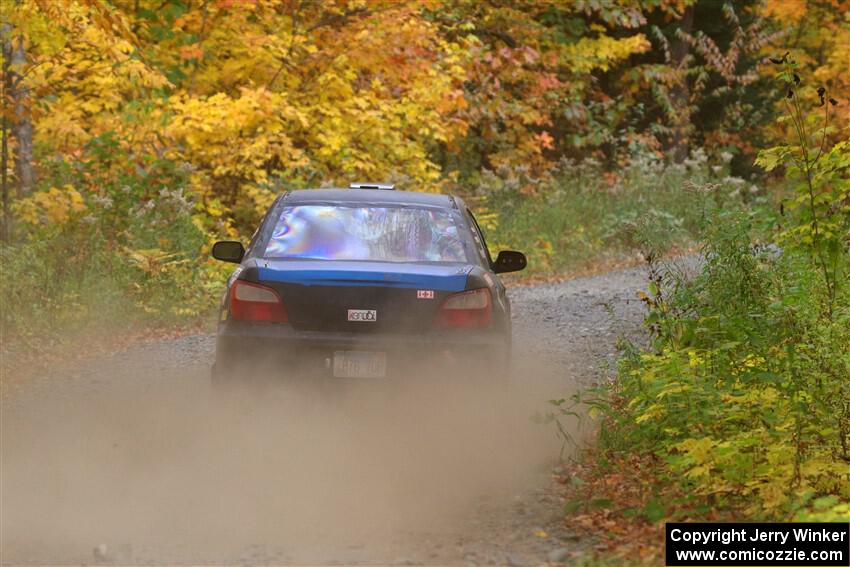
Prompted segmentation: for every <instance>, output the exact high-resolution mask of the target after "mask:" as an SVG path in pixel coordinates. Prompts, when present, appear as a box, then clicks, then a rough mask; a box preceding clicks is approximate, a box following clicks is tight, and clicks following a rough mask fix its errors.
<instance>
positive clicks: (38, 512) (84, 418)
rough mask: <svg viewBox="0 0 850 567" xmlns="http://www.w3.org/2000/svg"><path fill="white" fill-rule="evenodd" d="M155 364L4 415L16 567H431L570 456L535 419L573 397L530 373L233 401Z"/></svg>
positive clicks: (17, 401)
mask: <svg viewBox="0 0 850 567" xmlns="http://www.w3.org/2000/svg"><path fill="white" fill-rule="evenodd" d="M145 360H146V362H145V363H144V364H140V363H139V362H138V361H137V360H133V359H129V360H123V359H122V357H121V356H117V357H113V358H112V359H111V360H110V361H109V362H108V363H104V364H103V365H102V366H103V367H98V368H95V369H93V370H91V371H90V372H89V374H88V375H87V376H86V377H85V378H79V377H77V378H74V379H71V378H67V379H63V378H62V377H61V376H60V377H56V378H53V379H51V381H50V382H49V383H48V386H47V387H44V388H41V389H39V390H37V391H35V392H33V393H31V394H28V395H18V396H15V397H14V398H13V399H11V400H6V401H4V405H3V415H2V454H0V457H2V462H0V464H2V504H0V513H2V515H1V516H0V519H2V547H0V552H2V561H3V563H24V564H26V563H31V564H36V563H37V564H43V563H52V564H77V563H92V562H93V561H95V560H98V561H101V562H105V563H118V564H127V563H157V564H173V563H215V564H224V563H242V562H249V563H271V564H280V563H301V564H304V563H314V564H315V563H330V562H337V561H341V562H347V563H368V562H373V561H381V562H389V561H391V560H393V559H394V558H397V557H411V556H413V557H417V556H421V557H428V555H427V552H428V551H429V550H433V549H434V548H435V547H436V548H440V547H442V546H444V545H450V543H447V542H451V541H452V537H453V536H454V535H456V534H458V533H467V534H468V533H469V531H470V530H471V529H472V528H470V526H471V516H472V515H474V514H475V513H476V512H475V510H476V505H477V503H479V502H481V501H482V500H488V499H490V500H496V501H499V500H506V501H507V500H510V499H511V498H512V495H513V494H515V492H516V491H519V490H522V489H523V488H525V487H527V486H528V485H529V483H530V482H533V481H532V480H531V477H532V476H534V475H537V477H539V476H540V475H541V473H542V474H545V471H547V470H548V467H549V466H550V465H551V463H552V462H553V460H554V459H555V458H556V457H557V455H558V451H559V449H560V442H559V440H558V439H557V438H556V436H555V435H554V433H553V429H552V428H551V426H543V425H540V424H537V423H534V422H533V420H532V419H530V418H531V416H532V415H533V414H534V413H535V412H539V411H546V400H547V399H548V398H550V397H552V396H559V397H560V396H563V395H564V394H565V392H564V389H563V382H562V381H561V382H560V384H552V383H547V382H546V380H533V379H532V378H530V377H532V376H537V375H539V374H545V369H543V368H535V367H534V364H533V363H532V362H531V361H527V362H525V363H524V364H520V365H518V366H519V370H517V372H516V374H517V375H516V376H514V378H513V379H512V381H511V383H510V384H509V385H508V386H504V387H501V386H500V387H496V386H494V385H493V381H492V380H488V379H487V378H486V377H477V378H475V379H473V378H471V377H470V376H468V375H466V373H463V375H444V374H442V375H438V376H437V375H433V374H431V375H423V376H406V378H407V379H405V380H402V381H392V382H389V381H388V382H387V383H366V384H363V383H360V382H358V383H357V384H352V383H350V382H346V381H340V380H341V379H337V380H336V381H335V382H334V381H331V382H324V383H323V384H322V385H317V384H314V385H312V386H305V385H304V384H302V385H301V387H297V388H295V387H289V388H285V387H279V386H269V385H266V386H265V387H262V388H248V389H245V390H241V389H239V390H233V389H227V390H224V391H223V392H222V391H217V390H214V389H211V388H210V384H209V374H208V367H207V366H206V364H199V363H197V362H195V363H190V364H185V365H180V364H176V365H172V366H173V367H168V365H167V364H161V365H157V364H152V363H151V361H150V359H149V358H148V357H145ZM540 364H542V363H540ZM424 374H429V373H427V372H424ZM562 380H563V377H562ZM547 384H548V386H547ZM470 537H474V534H472V535H471V536H470ZM93 550H94V551H93ZM434 555H435V554H434V553H432V555H431V556H432V557H433V556H434ZM442 560H444V559H441V560H440V561H442Z"/></svg>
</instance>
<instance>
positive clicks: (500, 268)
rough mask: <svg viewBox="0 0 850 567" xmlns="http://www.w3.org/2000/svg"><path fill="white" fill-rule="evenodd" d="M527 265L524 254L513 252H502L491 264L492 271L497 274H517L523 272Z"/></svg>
mask: <svg viewBox="0 0 850 567" xmlns="http://www.w3.org/2000/svg"><path fill="white" fill-rule="evenodd" d="M527 265H528V260H526V259H525V254H523V253H522V252H515V251H513V250H502V251H501V252H499V255H498V256H497V257H496V261H495V262H493V271H494V272H496V273H497V274H504V273H506V272H518V271H520V270H524V269H525V267H526V266H527Z"/></svg>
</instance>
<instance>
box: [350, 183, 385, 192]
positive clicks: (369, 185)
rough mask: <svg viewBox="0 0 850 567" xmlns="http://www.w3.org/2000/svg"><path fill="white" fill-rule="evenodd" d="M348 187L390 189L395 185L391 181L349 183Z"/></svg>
mask: <svg viewBox="0 0 850 567" xmlns="http://www.w3.org/2000/svg"><path fill="white" fill-rule="evenodd" d="M348 187H349V189H382V190H384V191H392V190H393V189H395V185H393V184H392V183H351V184H350V185H349V186H348Z"/></svg>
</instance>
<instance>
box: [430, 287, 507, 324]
mask: <svg viewBox="0 0 850 567" xmlns="http://www.w3.org/2000/svg"><path fill="white" fill-rule="evenodd" d="M492 319H493V303H492V301H491V300H490V290H488V289H474V290H472V291H464V292H462V293H455V294H453V295H450V296H449V297H447V298H446V300H445V301H443V305H441V306H440V311H439V313H437V318H436V320H435V321H434V326H435V327H438V328H441V329H477V328H482V327H489V326H490V323H491V322H492Z"/></svg>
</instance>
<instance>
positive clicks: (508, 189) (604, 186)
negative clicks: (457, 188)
mask: <svg viewBox="0 0 850 567" xmlns="http://www.w3.org/2000/svg"><path fill="white" fill-rule="evenodd" d="M480 185H481V186H480V188H479V189H478V191H477V193H478V194H479V195H482V196H480V197H478V198H475V197H473V198H472V199H470V200H471V201H472V202H473V203H474V204H475V205H476V210H478V211H479V213H478V217H479V218H478V221H479V223H480V224H481V225H482V228H483V230H484V232H485V236H486V237H487V238H488V245H489V247H490V248H491V251H492V252H493V253H496V252H498V250H502V249H512V250H520V251H522V252H525V253H526V255H527V256H528V260H529V262H528V268H527V269H526V271H525V272H522V273H520V274H518V276H519V277H520V278H529V277H531V278H535V277H539V276H543V277H546V276H552V275H556V274H563V273H576V272H587V271H593V268H594V266H597V265H602V266H617V265H622V264H628V263H634V262H639V261H640V260H641V259H642V256H641V253H642V252H646V251H647V250H653V251H655V252H657V253H661V254H663V253H667V252H670V251H675V250H677V249H678V250H686V249H689V248H690V247H692V246H693V245H694V243H695V242H696V240H697V237H698V233H699V229H700V227H701V226H702V225H703V224H704V222H705V218H706V215H707V214H709V213H710V211H711V210H713V209H715V208H719V207H724V208H730V209H735V210H739V209H743V208H745V207H748V206H750V205H752V204H753V203H761V202H763V201H764V198H763V197H762V196H761V190H760V189H759V188H758V187H755V186H753V185H752V184H751V183H747V182H745V181H744V180H743V179H739V178H734V177H730V176H728V175H727V174H726V168H725V167H724V166H714V167H713V168H712V167H710V166H709V164H708V162H707V159H706V158H705V156H704V155H703V154H701V153H699V152H697V153H696V155H695V156H694V157H693V158H692V159H689V160H686V161H685V162H684V163H683V164H674V165H665V164H664V163H662V162H661V161H660V160H657V159H651V158H647V157H641V158H637V159H634V160H632V161H630V162H629V163H628V164H627V165H624V166H623V167H622V168H621V169H620V170H619V171H616V172H610V171H606V170H605V169H604V168H603V167H602V165H601V164H599V163H596V162H594V161H584V162H580V163H571V162H565V163H562V164H560V165H559V167H558V168H557V169H556V170H555V171H554V172H553V173H552V176H551V177H549V178H547V179H543V180H535V179H525V178H523V176H522V174H521V172H507V173H504V172H503V173H502V174H501V175H500V176H499V177H497V176H496V175H494V174H489V175H487V174H485V175H483V176H482V179H481V182H480Z"/></svg>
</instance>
